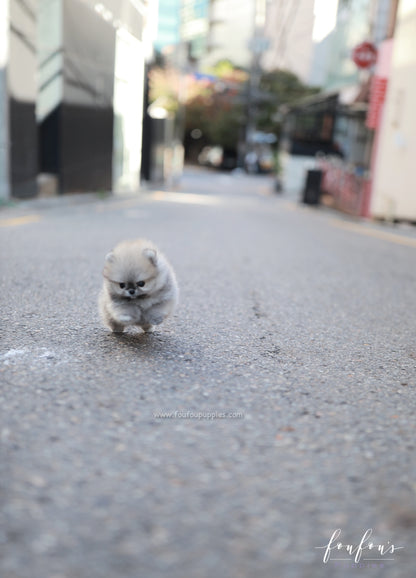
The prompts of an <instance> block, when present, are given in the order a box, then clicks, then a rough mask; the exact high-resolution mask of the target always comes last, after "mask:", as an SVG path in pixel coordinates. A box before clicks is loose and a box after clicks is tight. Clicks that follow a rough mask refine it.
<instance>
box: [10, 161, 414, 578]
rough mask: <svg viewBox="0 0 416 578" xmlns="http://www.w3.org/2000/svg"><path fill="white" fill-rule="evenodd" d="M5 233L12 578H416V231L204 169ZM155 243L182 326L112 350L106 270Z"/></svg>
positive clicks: (13, 213) (51, 209)
mask: <svg viewBox="0 0 416 578" xmlns="http://www.w3.org/2000/svg"><path fill="white" fill-rule="evenodd" d="M0 235H1V249H0V251H1V263H2V264H1V291H0V301H1V311H2V328H1V352H0V379H1V390H0V414H1V422H0V437H1V446H0V447H1V461H0V499H1V524H0V551H1V562H0V568H1V570H0V576H1V578H161V577H169V578H211V577H217V578H326V577H328V578H337V577H342V578H347V577H348V578H350V577H351V576H360V577H365V578H367V577H377V578H413V577H414V576H415V568H416V468H415V465H416V458H415V445H416V438H415V433H416V431H415V428H416V420H415V401H416V395H415V388H416V336H415V326H416V322H415V321H416V230H415V228H411V227H410V226H409V227H408V228H406V227H403V226H400V227H393V226H389V225H377V224H373V223H365V222H359V221H353V220H351V219H349V218H347V217H344V216H342V215H340V214H338V213H335V212H332V211H329V210H327V209H324V208H319V209H312V208H307V207H302V206H300V205H299V204H296V203H293V202H292V201H289V200H288V199H285V198H284V196H279V195H277V194H276V193H274V192H273V186H272V181H271V179H269V178H268V177H245V176H242V175H239V174H235V175H232V174H221V173H214V172H206V171H202V170H201V171H198V170H191V171H188V172H187V173H186V175H185V177H184V179H183V181H182V183H181V185H180V186H179V187H176V189H175V191H167V190H166V191H153V192H152V191H145V192H141V193H140V194H137V195H136V196H131V195H130V196H119V197H110V198H104V197H99V196H94V195H87V196H83V197H80V196H74V197H69V198H63V199H57V200H50V201H49V200H45V201H42V200H41V201H34V202H29V203H23V204H21V205H18V206H14V207H13V206H12V207H8V208H5V209H3V210H2V211H1V212H0ZM135 237H148V238H150V239H152V240H153V241H154V242H155V243H156V244H157V245H159V246H160V248H162V249H163V250H164V252H165V253H166V255H167V256H168V258H169V259H170V261H171V263H172V265H173V266H174V268H175V270H176V273H177V277H178V281H179V284H180V289H181V298H180V305H179V307H178V309H177V311H176V313H175V315H174V316H173V317H172V318H171V319H170V320H168V321H167V322H166V323H165V324H163V325H162V326H160V327H159V328H158V329H157V331H156V332H155V333H154V334H152V335H145V334H140V333H138V332H137V333H134V331H132V330H129V331H128V332H127V333H126V334H123V335H121V336H116V335H111V334H109V332H108V330H107V329H105V328H104V327H103V326H102V325H101V322H100V320H99V318H98V314H97V306H96V302H97V295H98V292H99V289H100V286H101V271H102V266H103V259H104V256H105V254H106V253H107V252H108V251H109V250H110V249H111V248H112V247H113V246H114V245H115V244H116V242H118V241H120V240H122V239H128V238H135ZM336 530H339V532H336ZM334 532H336V533H335V534H334ZM370 534H371V535H370ZM331 538H332V541H331ZM371 543H372V544H373V545H374V546H373V547H371V548H370V545H371ZM339 544H342V546H339ZM360 544H361V546H360ZM337 545H338V546H337ZM327 546H328V547H327Z"/></svg>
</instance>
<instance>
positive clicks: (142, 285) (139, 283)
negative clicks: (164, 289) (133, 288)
mask: <svg viewBox="0 0 416 578" xmlns="http://www.w3.org/2000/svg"><path fill="white" fill-rule="evenodd" d="M145 284H146V283H145V281H139V282H138V283H136V285H137V287H144V286H145Z"/></svg>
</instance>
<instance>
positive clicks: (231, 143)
mask: <svg viewBox="0 0 416 578" xmlns="http://www.w3.org/2000/svg"><path fill="white" fill-rule="evenodd" d="M247 78H248V75H247V73H246V72H245V71H244V70H242V69H240V68H237V67H235V66H234V65H233V64H232V63H231V62H230V61H229V60H223V61H220V62H219V63H218V64H217V65H216V66H214V67H213V68H211V69H210V70H209V74H206V75H203V74H197V75H194V76H190V77H189V78H188V87H187V101H186V108H185V146H186V152H187V153H189V149H192V150H193V153H194V154H193V155H191V156H195V151H197V150H198V149H199V150H200V149H201V148H202V147H203V146H205V145H219V146H222V147H223V148H224V149H227V150H236V149H237V145H238V142H239V139H240V138H241V130H242V127H243V125H244V122H245V117H244V104H245V98H244V90H245V83H246V80H247ZM195 130H196V131H197V134H198V142H195V139H194V138H193V137H192V135H193V134H195ZM188 156H190V155H189V154H188Z"/></svg>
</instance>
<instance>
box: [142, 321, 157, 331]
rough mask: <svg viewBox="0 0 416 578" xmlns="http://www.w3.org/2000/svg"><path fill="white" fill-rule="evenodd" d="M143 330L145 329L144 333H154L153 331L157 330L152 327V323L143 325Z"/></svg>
mask: <svg viewBox="0 0 416 578" xmlns="http://www.w3.org/2000/svg"><path fill="white" fill-rule="evenodd" d="M141 328H142V329H143V331H144V332H145V333H153V331H154V330H155V328H154V326H153V325H150V323H146V324H144V325H141Z"/></svg>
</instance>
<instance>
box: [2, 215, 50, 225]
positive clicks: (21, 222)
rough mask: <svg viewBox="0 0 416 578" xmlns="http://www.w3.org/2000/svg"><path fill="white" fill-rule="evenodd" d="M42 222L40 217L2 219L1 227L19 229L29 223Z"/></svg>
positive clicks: (28, 216) (27, 216)
mask: <svg viewBox="0 0 416 578" xmlns="http://www.w3.org/2000/svg"><path fill="white" fill-rule="evenodd" d="M40 220H41V217H40V215H26V216H25V217H14V218H11V219H0V227H18V226H19V225H27V224H29V223H37V222H38V221H40Z"/></svg>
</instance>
